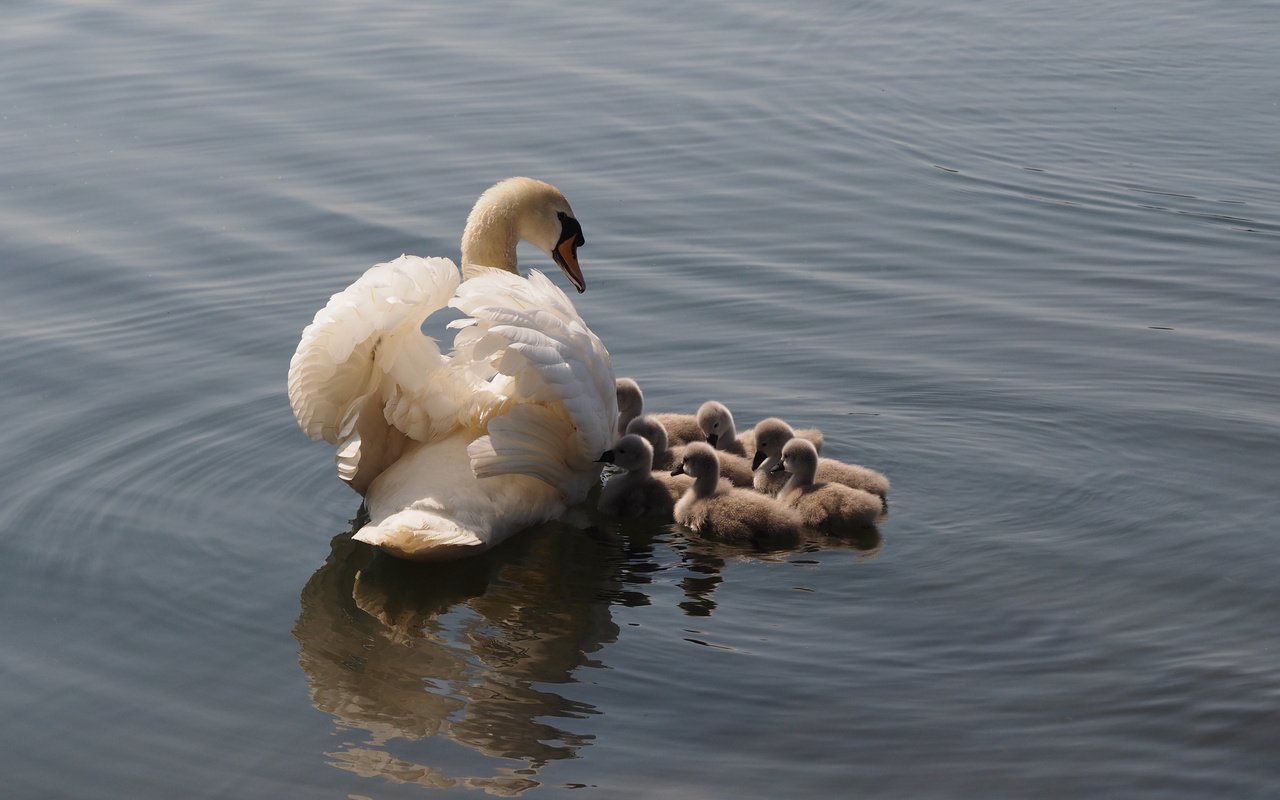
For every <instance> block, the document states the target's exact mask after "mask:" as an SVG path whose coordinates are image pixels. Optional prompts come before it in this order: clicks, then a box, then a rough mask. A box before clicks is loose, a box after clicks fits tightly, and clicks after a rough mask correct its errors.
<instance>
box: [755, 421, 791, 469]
mask: <svg viewBox="0 0 1280 800" xmlns="http://www.w3.org/2000/svg"><path fill="white" fill-rule="evenodd" d="M753 430H754V431H755V434H756V453H755V458H753V459H751V468H752V469H757V468H759V466H760V465H761V464H763V463H764V460H765V459H766V458H774V457H775V456H781V455H782V448H783V447H784V446H785V445H786V443H787V442H789V441H791V440H792V439H794V438H796V432H795V430H794V429H793V428H792V427H791V426H790V425H788V424H787V423H785V422H783V421H782V420H780V419H778V418H777V417H769V418H768V419H762V420H760V422H759V423H757V425H756V427H755V428H754V429H753Z"/></svg>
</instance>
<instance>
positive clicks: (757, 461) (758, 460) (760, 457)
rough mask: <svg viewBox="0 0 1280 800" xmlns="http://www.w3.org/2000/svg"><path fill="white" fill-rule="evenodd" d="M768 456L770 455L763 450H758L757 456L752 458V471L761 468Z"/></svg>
mask: <svg viewBox="0 0 1280 800" xmlns="http://www.w3.org/2000/svg"><path fill="white" fill-rule="evenodd" d="M766 458H768V456H766V455H765V454H764V451H763V450H757V451H756V457H755V458H753V459H751V471H752V472H755V471H756V470H758V469H760V465H761V464H763V463H764V460H765V459H766Z"/></svg>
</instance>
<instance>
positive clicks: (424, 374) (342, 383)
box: [289, 255, 492, 492]
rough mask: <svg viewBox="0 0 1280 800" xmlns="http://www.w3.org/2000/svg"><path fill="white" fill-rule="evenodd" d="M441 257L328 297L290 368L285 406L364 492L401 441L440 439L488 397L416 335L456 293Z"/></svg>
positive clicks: (383, 272) (369, 275)
mask: <svg viewBox="0 0 1280 800" xmlns="http://www.w3.org/2000/svg"><path fill="white" fill-rule="evenodd" d="M459 281H460V276H459V273H458V268H457V267H456V266H455V265H454V263H453V262H452V261H450V260H449V259H447V258H419V257H418V256H408V255H404V256H400V257H399V258H397V259H395V260H394V261H389V262H387V263H385V264H378V265H377V266H374V267H371V268H370V269H369V270H368V271H366V272H365V273H364V275H362V276H360V278H358V279H357V280H356V281H355V282H354V283H352V284H351V285H350V286H348V287H347V288H346V289H345V290H343V291H341V292H339V293H338V294H335V295H334V296H333V297H331V298H329V302H328V304H327V305H325V307H324V308H322V309H320V311H318V312H317V313H316V316H315V319H314V320H312V322H311V324H310V325H308V326H307V327H306V329H305V330H303V332H302V339H301V341H299V342H298V348H297V350H296V351H295V352H294V354H293V359H292V360H291V361H290V362H289V404H290V406H292V408H293V413H294V416H295V417H297V420H298V425H299V426H300V427H301V428H302V430H303V431H305V432H306V434H307V435H308V436H310V437H311V438H312V439H323V440H325V441H326V442H330V443H332V444H338V445H341V446H340V448H339V450H338V472H339V475H340V476H341V477H342V478H343V479H344V480H346V481H347V482H349V483H350V484H351V485H352V486H353V487H354V488H356V489H357V490H358V491H361V492H363V491H364V490H365V489H366V488H367V487H368V485H369V483H370V482H371V481H372V480H373V478H375V477H377V475H378V474H379V473H380V472H381V471H382V470H384V469H385V468H386V467H387V466H388V465H389V464H391V463H393V462H394V461H395V459H397V458H398V457H399V456H400V454H401V452H402V451H403V449H404V447H405V445H406V443H407V442H408V441H409V440H414V441H419V442H428V441H432V440H434V439H438V438H440V437H442V436H446V435H448V434H449V433H451V432H452V431H454V430H456V429H457V428H458V427H459V426H460V425H462V424H465V421H467V420H470V419H472V418H474V417H475V416H476V415H477V414H479V413H481V411H480V410H478V408H477V406H483V405H484V403H485V402H487V401H488V400H489V399H491V397H492V395H491V393H489V392H487V391H485V389H484V387H483V385H482V384H481V383H480V382H479V381H477V380H474V379H473V378H472V376H470V374H469V373H466V372H459V371H455V370H454V369H453V368H452V364H451V360H450V359H449V358H448V357H446V356H444V355H443V354H441V352H440V348H439V347H438V346H437V345H436V343H435V342H434V341H433V340H432V339H430V338H429V337H427V336H425V335H423V333H422V323H423V321H424V320H425V319H426V318H427V317H428V316H429V315H431V314H432V313H434V312H435V311H437V310H439V309H441V308H444V307H445V306H446V305H447V304H448V302H449V299H450V298H451V297H453V293H454V291H455V290H456V289H457V288H458V283H459Z"/></svg>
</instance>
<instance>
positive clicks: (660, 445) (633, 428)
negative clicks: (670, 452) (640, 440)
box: [627, 414, 670, 453]
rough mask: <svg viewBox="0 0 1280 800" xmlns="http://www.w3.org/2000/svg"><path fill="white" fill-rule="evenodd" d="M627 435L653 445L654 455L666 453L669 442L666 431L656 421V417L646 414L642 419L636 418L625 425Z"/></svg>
mask: <svg viewBox="0 0 1280 800" xmlns="http://www.w3.org/2000/svg"><path fill="white" fill-rule="evenodd" d="M627 433H634V434H637V435H639V436H642V437H644V438H645V439H646V440H647V441H648V442H649V444H651V445H653V451H654V452H655V453H665V452H667V447H668V446H669V445H670V440H669V439H668V438H667V429H666V428H665V427H663V425H662V423H661V422H659V421H658V418H657V417H652V416H649V415H648V414H646V415H645V416H643V417H636V418H635V419H633V420H631V421H630V422H628V423H627Z"/></svg>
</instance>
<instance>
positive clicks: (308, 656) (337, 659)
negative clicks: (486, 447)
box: [294, 526, 624, 794]
mask: <svg viewBox="0 0 1280 800" xmlns="http://www.w3.org/2000/svg"><path fill="white" fill-rule="evenodd" d="M546 527H547V528H548V529H547V530H544V531H541V532H539V533H536V534H530V535H525V536H520V537H516V539H515V540H513V541H512V542H511V543H510V546H503V547H500V548H498V549H496V550H494V551H493V552H492V553H490V554H486V555H484V556H482V557H478V558H474V559H468V560H465V561H460V562H455V563H451V564H444V565H419V564H410V563H407V562H403V561H399V560H396V559H392V558H389V557H387V556H384V555H382V554H380V553H377V552H376V551H374V550H372V549H371V548H367V547H365V546H364V545H360V544H358V543H355V542H352V541H351V538H350V537H351V534H350V533H349V532H348V533H343V534H341V535H339V536H337V537H335V538H334V540H333V542H332V551H331V553H330V555H329V558H328V560H327V561H326V562H325V564H324V566H322V567H321V568H320V569H319V570H317V571H316V573H315V575H313V576H312V577H311V580H309V581H308V582H307V585H306V587H305V588H304V589H303V591H302V610H301V613H300V615H299V617H298V622H297V625H296V626H295V628H294V635H295V636H296V637H297V639H298V643H299V645H300V655H299V661H300V662H301V665H302V668H303V670H304V671H305V672H306V675H307V678H308V680H309V682H310V684H311V696H312V701H313V702H314V703H315V705H316V707H317V708H319V709H320V710H322V711H325V712H327V713H329V714H332V715H333V716H334V717H335V718H336V719H337V721H338V723H339V725H341V726H343V727H346V728H351V729H359V730H364V731H367V732H368V733H369V734H370V740H369V741H367V742H363V743H351V742H348V743H346V744H345V745H344V746H345V748H346V749H344V750H342V751H340V752H335V753H330V754H329V756H330V758H331V759H332V762H331V763H333V764H334V765H335V766H338V767H341V768H344V769H348V770H351V771H353V772H356V773H357V774H360V775H380V776H382V777H386V778H390V779H392V780H396V781H399V782H403V781H412V782H417V783H425V784H428V785H432V786H453V785H457V784H464V785H471V786H476V787H477V788H484V789H485V790H487V791H491V792H497V793H501V794H510V793H518V792H520V791H523V790H524V789H526V788H529V787H530V786H535V785H537V782H536V781H535V780H534V779H533V777H532V776H534V775H536V774H537V772H538V770H539V769H541V767H542V766H544V765H545V764H546V763H548V762H549V761H553V760H556V759H563V758H571V757H573V756H574V755H575V754H576V753H577V751H578V750H579V749H580V748H581V747H583V746H585V745H587V744H588V743H589V742H590V740H591V736H590V735H588V734H583V733H581V732H580V731H575V730H574V729H573V728H574V726H573V723H572V720H575V719H582V718H584V717H586V716H588V715H591V714H594V713H597V712H596V709H595V708H594V707H593V706H591V705H590V704H587V703H583V702H580V701H576V700H573V699H571V698H569V697H566V696H564V695H562V694H560V693H558V692H555V691H551V690H548V689H547V688H546V686H545V685H546V684H551V685H555V684H566V683H569V682H570V681H571V680H572V678H571V676H572V674H573V673H574V671H575V670H578V669H579V668H583V667H594V666H598V663H597V662H596V661H594V660H593V659H592V657H591V656H592V654H593V653H595V652H596V651H598V650H599V649H600V648H601V647H602V646H603V645H605V644H607V643H609V642H612V641H614V640H615V639H616V638H617V635H618V627H617V625H615V624H614V622H613V620H612V618H611V615H610V612H609V606H610V603H611V602H615V601H617V600H618V599H620V598H622V597H623V596H624V595H623V593H621V592H620V591H619V587H620V582H621V580H623V575H624V571H622V570H619V569H618V568H617V567H618V563H617V562H618V560H619V558H618V550H617V549H616V548H615V547H613V546H610V542H608V541H601V540H600V539H598V538H593V537H592V536H590V535H587V534H585V533H583V532H582V531H574V530H556V529H555V528H556V526H546ZM433 737H435V738H436V739H437V740H441V741H443V742H453V743H456V744H458V745H463V746H464V747H466V748H469V749H470V750H471V751H474V752H475V753H480V754H483V755H484V756H489V757H491V758H495V759H502V760H504V762H503V763H499V764H498V765H497V767H496V768H494V773H493V774H491V775H482V776H470V777H462V778H453V777H450V776H446V775H444V774H443V773H441V772H440V771H439V770H438V769H436V768H435V767H433V766H430V765H428V764H426V763H415V762H417V761H433V762H434V763H457V762H458V761H459V759H458V758H457V756H456V753H455V754H452V755H451V757H449V758H447V759H440V758H432V756H433V755H438V754H441V753H443V752H444V750H442V749H441V744H440V743H438V742H433V741H431V740H432V739H433ZM396 740H401V741H396ZM392 742H395V745H396V746H395V748H394V749H395V750H396V754H395V755H393V754H392V753H391V752H390V751H391V749H392V747H391V746H390V743H392ZM415 742H418V743H422V744H423V746H422V747H413V746H411V744H412V743H415ZM406 744H408V745H410V746H404V745H406ZM419 751H420V752H419ZM406 753H409V754H410V755H406ZM461 760H462V761H463V762H464V763H467V762H469V761H471V759H466V758H464V759H461Z"/></svg>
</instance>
